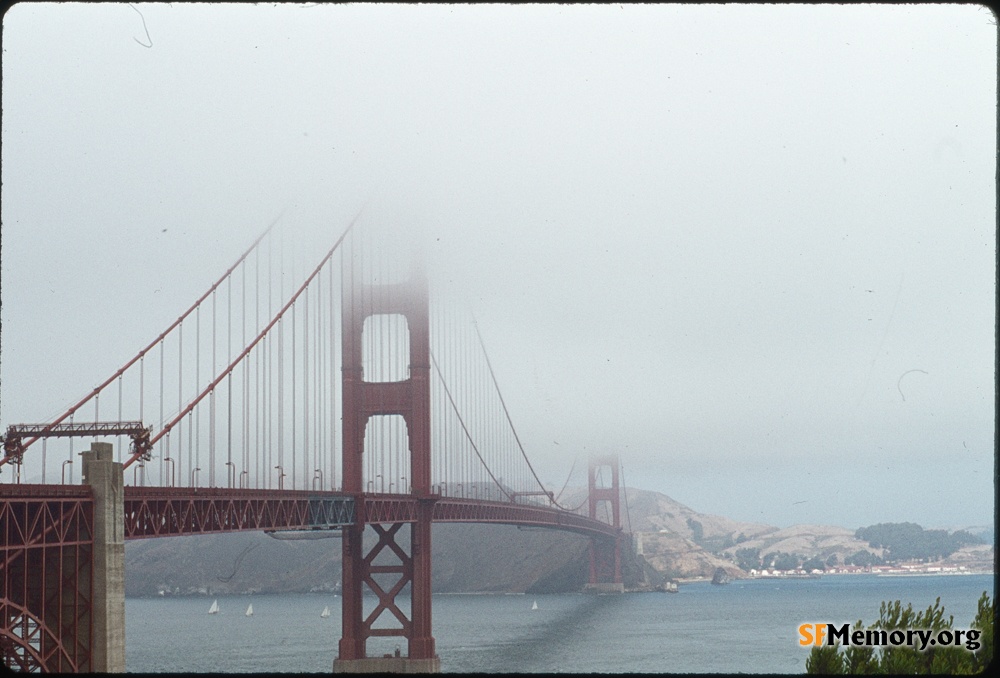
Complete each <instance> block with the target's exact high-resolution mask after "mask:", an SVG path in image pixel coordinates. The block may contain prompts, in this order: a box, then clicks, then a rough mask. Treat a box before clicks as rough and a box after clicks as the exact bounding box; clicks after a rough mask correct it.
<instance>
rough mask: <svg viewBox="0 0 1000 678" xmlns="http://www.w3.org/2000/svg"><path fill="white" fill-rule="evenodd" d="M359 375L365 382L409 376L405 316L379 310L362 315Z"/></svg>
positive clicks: (396, 380) (398, 379) (395, 380)
mask: <svg viewBox="0 0 1000 678" xmlns="http://www.w3.org/2000/svg"><path fill="white" fill-rule="evenodd" d="M361 337H362V339H361V346H362V353H361V369H362V378H363V379H364V381H366V382H368V383H386V382H398V381H406V380H407V379H409V378H410V331H409V328H408V327H407V323H406V316H404V315H402V314H400V313H380V314H377V315H370V316H368V317H367V318H365V323H364V328H363V329H362V334H361Z"/></svg>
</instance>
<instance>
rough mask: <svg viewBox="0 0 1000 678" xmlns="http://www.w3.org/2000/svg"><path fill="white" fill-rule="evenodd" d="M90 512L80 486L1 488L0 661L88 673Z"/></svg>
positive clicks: (29, 667)
mask: <svg viewBox="0 0 1000 678" xmlns="http://www.w3.org/2000/svg"><path fill="white" fill-rule="evenodd" d="M93 512H94V503H93V496H92V494H91V491H90V488H89V487H87V486H43V485H14V486H5V488H4V496H3V497H2V498H0V657H2V659H0V661H2V662H3V664H4V665H5V666H6V667H8V668H12V669H16V670H26V671H36V670H37V671H58V672H86V671H88V670H90V666H91V664H90V662H91V652H92V650H91V647H92V633H93V629H92V624H91V620H92V617H93V599H92V592H93V546H94V544H93Z"/></svg>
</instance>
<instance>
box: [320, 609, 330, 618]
mask: <svg viewBox="0 0 1000 678" xmlns="http://www.w3.org/2000/svg"><path fill="white" fill-rule="evenodd" d="M319 616H320V617H322V618H323V619H326V618H327V617H329V616H330V607H329V606H327V607H324V608H323V611H322V612H320V613H319Z"/></svg>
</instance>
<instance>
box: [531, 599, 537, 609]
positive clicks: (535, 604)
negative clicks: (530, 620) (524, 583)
mask: <svg viewBox="0 0 1000 678" xmlns="http://www.w3.org/2000/svg"><path fill="white" fill-rule="evenodd" d="M531 609H532V610H537V609H538V601H537V600H533V601H531Z"/></svg>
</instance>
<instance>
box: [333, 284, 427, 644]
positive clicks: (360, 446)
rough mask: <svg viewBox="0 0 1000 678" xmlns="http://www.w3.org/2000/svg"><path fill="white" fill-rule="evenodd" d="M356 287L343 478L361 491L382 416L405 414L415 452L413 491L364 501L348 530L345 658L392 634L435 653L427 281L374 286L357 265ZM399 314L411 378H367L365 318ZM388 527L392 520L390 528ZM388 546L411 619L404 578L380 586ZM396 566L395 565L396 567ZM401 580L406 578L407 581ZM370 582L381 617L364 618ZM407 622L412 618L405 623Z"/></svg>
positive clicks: (347, 486)
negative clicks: (371, 424) (376, 420)
mask: <svg viewBox="0 0 1000 678" xmlns="http://www.w3.org/2000/svg"><path fill="white" fill-rule="evenodd" d="M348 275H349V284H350V289H349V290H347V295H348V296H347V298H346V300H345V303H344V306H343V316H342V318H343V324H342V327H343V334H342V336H343V346H342V350H343V422H344V424H343V468H342V474H341V477H342V478H343V483H344V491H345V492H348V493H351V494H353V495H355V496H357V497H359V498H360V497H361V496H362V485H363V482H364V475H363V468H362V464H363V457H364V436H365V428H366V426H367V423H368V420H369V419H370V418H371V417H373V416H377V415H400V416H402V417H403V420H404V421H405V423H406V429H407V438H408V440H409V447H410V449H409V452H410V455H409V457H410V469H409V477H410V479H411V480H410V485H411V488H412V490H411V492H412V495H411V496H398V497H392V498H389V499H387V500H386V501H383V502H379V501H373V502H371V504H369V503H368V502H367V501H364V500H361V501H359V502H358V506H357V517H358V523H357V525H355V526H352V527H349V528H346V529H345V530H344V539H343V568H344V569H343V587H342V596H343V602H342V618H343V623H342V637H341V639H340V643H339V659H342V660H354V659H364V658H365V657H366V643H367V640H368V638H370V637H373V636H377V635H385V634H386V633H390V632H391V633H393V634H397V633H398V635H402V636H404V637H405V638H406V640H407V656H408V657H409V658H411V659H433V658H435V657H436V653H435V650H434V637H433V636H432V635H431V520H432V518H433V507H434V502H435V501H436V500H437V499H438V495H436V494H431V486H430V485H431V422H430V395H431V389H430V327H429V325H430V321H429V308H428V293H427V280H426V278H425V277H424V275H423V273H422V272H420V271H416V272H414V274H413V275H412V276H411V278H410V280H409V281H408V282H406V283H402V284H392V285H389V284H385V285H368V284H364V283H362V282H360V281H359V280H358V279H357V277H356V276H355V275H354V273H353V271H351V272H350V273H348ZM382 314H399V315H402V316H404V317H405V318H406V323H407V330H408V332H409V347H410V355H409V377H408V378H407V379H405V380H402V381H398V382H366V381H365V380H364V374H363V371H362V364H361V359H362V345H361V341H362V332H363V329H364V322H365V318H367V317H368V316H374V315H382ZM404 522H408V523H410V525H411V527H410V553H409V554H406V553H405V551H404V550H403V549H402V548H400V547H399V545H398V544H397V543H396V542H395V538H394V536H395V534H396V532H397V531H398V530H399V528H400V526H401V525H402V524H403V523H404ZM366 523H367V524H374V525H376V526H377V527H376V531H377V532H378V533H379V535H380V540H379V544H378V545H376V547H374V549H373V550H372V551H370V552H369V553H368V554H365V553H364V548H363V544H362V536H363V532H364V525H365V524H366ZM382 525H388V527H383V526H382ZM386 548H389V549H390V551H391V552H392V553H395V554H396V556H397V557H398V558H399V559H400V565H397V566H392V567H398V568H400V569H399V570H398V573H399V574H400V575H401V578H402V579H405V580H407V581H408V582H409V583H410V584H411V586H410V618H409V619H408V620H407V619H406V618H405V615H403V614H402V612H400V610H399V608H398V606H396V604H395V597H396V596H397V595H398V594H399V593H400V591H401V590H402V588H403V584H405V582H404V583H403V584H397V585H396V586H393V587H390V589H389V590H388V591H386V590H384V589H383V588H381V587H379V586H377V585H375V579H374V578H373V575H375V574H378V573H379V570H378V568H379V567H382V566H377V565H375V564H373V560H374V558H375V557H376V556H377V555H378V554H379V553H381V552H382V551H384V549H386ZM393 572H396V570H393ZM402 579H401V581H402ZM365 586H368V588H370V589H371V590H372V591H374V592H375V594H376V595H377V596H378V597H379V604H378V607H377V608H376V611H375V612H374V613H373V615H374V616H372V615H369V617H367V618H365V617H364V616H363V610H362V594H363V589H364V587H365ZM386 612H388V613H390V614H391V615H393V616H395V617H396V618H397V619H399V620H400V621H401V623H402V626H401V627H399V628H397V629H394V630H392V631H389V630H386V629H381V630H379V629H376V628H373V624H374V622H375V621H376V620H377V619H378V617H379V615H381V614H383V613H386ZM404 620H405V621H404Z"/></svg>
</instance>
